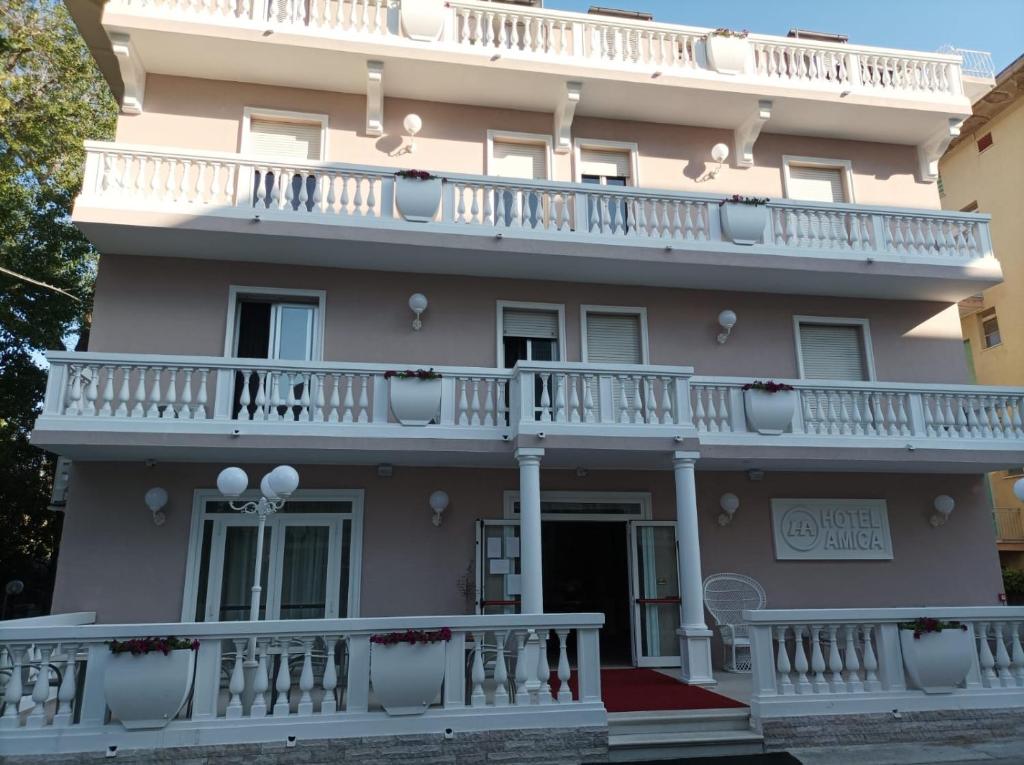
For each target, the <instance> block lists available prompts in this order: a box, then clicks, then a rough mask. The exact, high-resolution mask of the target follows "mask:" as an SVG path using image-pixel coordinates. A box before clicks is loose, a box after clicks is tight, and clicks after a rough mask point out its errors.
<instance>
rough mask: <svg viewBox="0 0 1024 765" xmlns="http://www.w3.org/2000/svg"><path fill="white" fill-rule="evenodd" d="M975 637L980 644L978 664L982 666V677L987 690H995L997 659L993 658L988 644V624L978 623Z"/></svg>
mask: <svg viewBox="0 0 1024 765" xmlns="http://www.w3.org/2000/svg"><path fill="white" fill-rule="evenodd" d="M975 628H976V632H975V637H976V639H977V642H978V663H979V664H980V665H981V677H982V679H983V680H984V682H985V687H986V688H995V687H996V682H997V677H996V673H995V672H994V671H993V669H992V668H993V667H995V664H996V662H995V658H994V657H993V656H992V649H991V648H990V647H989V644H988V622H978V623H977V624H976V625H975Z"/></svg>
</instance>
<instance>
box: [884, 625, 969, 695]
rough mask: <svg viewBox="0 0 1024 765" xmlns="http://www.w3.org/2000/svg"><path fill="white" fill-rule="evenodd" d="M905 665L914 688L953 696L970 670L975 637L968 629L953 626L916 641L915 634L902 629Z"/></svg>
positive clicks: (926, 634)
mask: <svg viewBox="0 0 1024 765" xmlns="http://www.w3.org/2000/svg"><path fill="white" fill-rule="evenodd" d="M900 648H902V649H903V666H904V667H905V668H906V670H907V677H908V678H909V679H910V685H911V687H912V688H917V689H919V690H922V691H924V692H925V693H952V692H953V691H955V690H956V689H957V687H958V686H959V685H960V684H961V683H963V682H964V680H965V679H966V677H967V673H968V671H970V668H971V662H972V661H973V656H972V654H973V652H974V650H975V649H974V636H973V635H972V634H971V631H970V630H969V629H967V630H964V629H961V628H959V627H952V628H947V629H944V630H941V631H940V632H927V633H925V634H923V635H921V637H920V638H917V639H916V640H915V639H914V631H913V630H907V629H901V630H900Z"/></svg>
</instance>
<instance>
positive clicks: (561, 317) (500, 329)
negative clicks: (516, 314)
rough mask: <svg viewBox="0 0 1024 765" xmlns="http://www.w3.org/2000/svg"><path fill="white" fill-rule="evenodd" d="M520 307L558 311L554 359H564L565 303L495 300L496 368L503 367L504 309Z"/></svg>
mask: <svg viewBox="0 0 1024 765" xmlns="http://www.w3.org/2000/svg"><path fill="white" fill-rule="evenodd" d="M506 308H520V309H523V310H527V311H557V312H558V358H557V359H555V361H565V304H564V303H527V302H522V301H518V300H499V301H498V302H497V317H498V319H497V324H496V326H497V332H496V335H495V342H496V345H497V359H498V369H504V368H505V309H506Z"/></svg>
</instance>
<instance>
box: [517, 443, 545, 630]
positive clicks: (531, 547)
mask: <svg viewBox="0 0 1024 765" xmlns="http://www.w3.org/2000/svg"><path fill="white" fill-rule="evenodd" d="M543 456H544V450H543V449H516V461H518V462H519V548H520V550H519V555H520V558H519V563H520V566H521V572H520V573H521V575H522V576H521V585H522V591H523V592H522V607H521V609H520V610H521V611H522V613H524V614H542V613H544V575H543V569H542V565H541V548H540V545H541V541H540V458H541V457H543Z"/></svg>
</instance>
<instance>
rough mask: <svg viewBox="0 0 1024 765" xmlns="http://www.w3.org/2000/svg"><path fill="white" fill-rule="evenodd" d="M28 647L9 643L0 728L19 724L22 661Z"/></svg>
mask: <svg viewBox="0 0 1024 765" xmlns="http://www.w3.org/2000/svg"><path fill="white" fill-rule="evenodd" d="M27 652H28V647H27V646H25V647H22V646H20V645H13V644H9V645H8V646H7V655H8V656H9V657H10V660H11V668H10V669H11V674H10V676H9V677H8V678H7V686H6V687H5V688H4V715H3V717H0V728H17V727H18V725H19V722H20V720H19V716H18V713H19V709H18V707H19V706H20V704H21V697H22V695H23V693H24V691H23V688H22V684H21V675H22V663H23V662H24V660H25V655H26V654H27Z"/></svg>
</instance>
